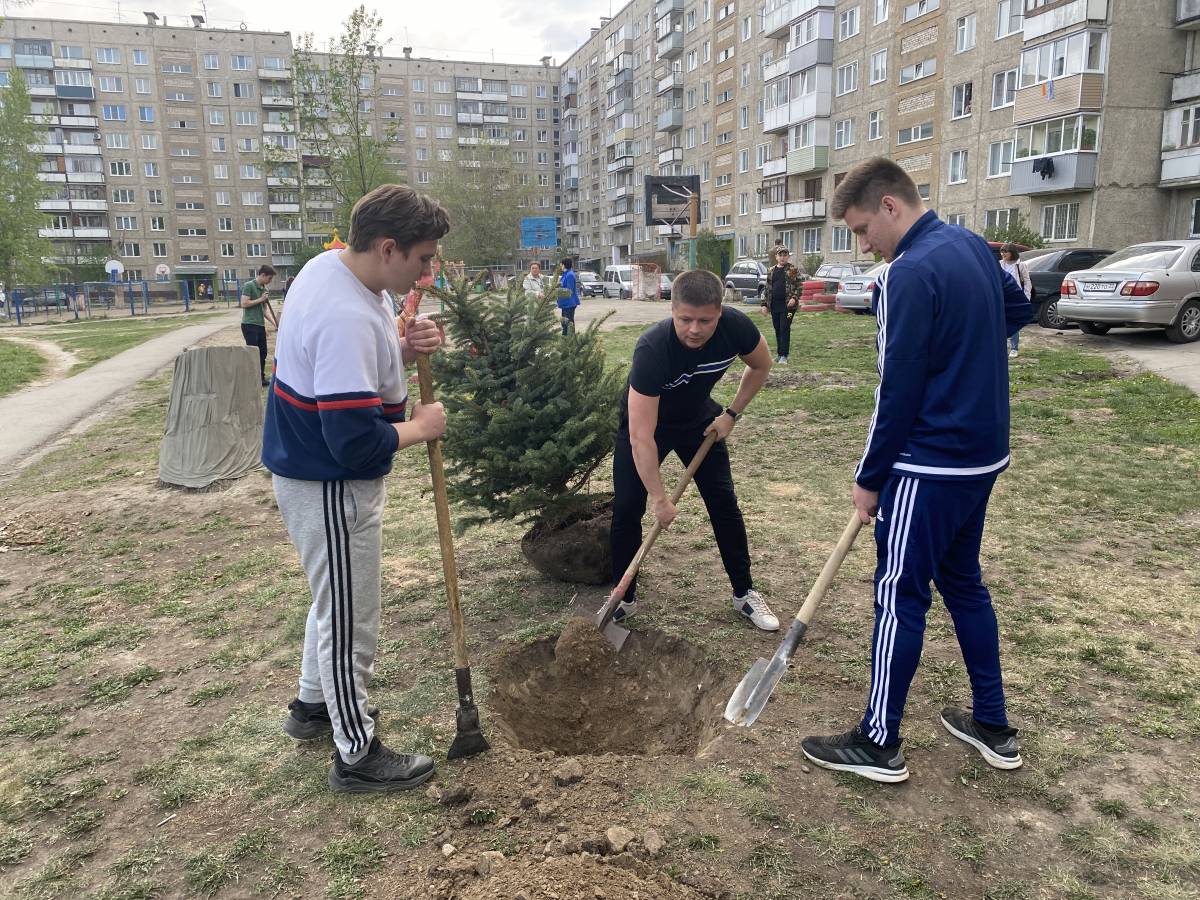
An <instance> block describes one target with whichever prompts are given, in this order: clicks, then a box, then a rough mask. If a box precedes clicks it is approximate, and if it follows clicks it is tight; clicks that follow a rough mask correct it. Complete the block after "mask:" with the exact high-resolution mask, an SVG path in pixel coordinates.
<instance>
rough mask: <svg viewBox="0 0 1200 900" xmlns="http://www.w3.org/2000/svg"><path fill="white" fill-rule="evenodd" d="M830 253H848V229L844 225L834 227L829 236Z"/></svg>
mask: <svg viewBox="0 0 1200 900" xmlns="http://www.w3.org/2000/svg"><path fill="white" fill-rule="evenodd" d="M830 243H831V244H832V247H831V248H830V249H832V251H833V252H834V253H849V252H850V229H849V228H847V227H846V226H845V225H834V226H833V233H832V234H831V241H830Z"/></svg>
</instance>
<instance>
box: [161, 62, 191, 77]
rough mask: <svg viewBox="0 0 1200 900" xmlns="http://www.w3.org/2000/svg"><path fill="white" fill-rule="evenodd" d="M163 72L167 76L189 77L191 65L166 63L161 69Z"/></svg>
mask: <svg viewBox="0 0 1200 900" xmlns="http://www.w3.org/2000/svg"><path fill="white" fill-rule="evenodd" d="M162 70H163V72H165V73H166V74H167V75H191V74H192V66H191V63H166V64H165V65H164V66H163V67H162Z"/></svg>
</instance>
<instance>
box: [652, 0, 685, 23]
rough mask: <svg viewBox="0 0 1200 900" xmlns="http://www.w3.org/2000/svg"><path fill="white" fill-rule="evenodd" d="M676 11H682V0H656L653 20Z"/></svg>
mask: <svg viewBox="0 0 1200 900" xmlns="http://www.w3.org/2000/svg"><path fill="white" fill-rule="evenodd" d="M676 12H677V13H681V12H683V0H658V2H657V3H655V4H654V21H655V22H657V21H658V20H659V19H661V18H662V17H663V16H666V15H670V14H671V13H676Z"/></svg>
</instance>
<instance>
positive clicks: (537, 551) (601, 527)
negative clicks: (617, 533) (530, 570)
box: [521, 500, 612, 584]
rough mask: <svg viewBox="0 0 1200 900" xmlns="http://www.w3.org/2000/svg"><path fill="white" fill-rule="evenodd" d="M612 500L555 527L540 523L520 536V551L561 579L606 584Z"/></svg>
mask: <svg viewBox="0 0 1200 900" xmlns="http://www.w3.org/2000/svg"><path fill="white" fill-rule="evenodd" d="M611 530H612V501H611V500H605V501H601V502H599V503H598V504H597V505H596V506H595V508H593V509H589V510H585V511H584V512H583V513H581V514H579V515H577V516H575V517H574V518H571V519H569V520H567V521H565V522H562V523H558V524H556V525H554V526H553V527H552V526H550V525H545V524H539V525H535V526H534V527H533V528H531V529H529V531H527V532H526V533H525V536H524V537H523V538H521V552H522V553H524V554H525V558H526V559H528V560H529V561H530V562H531V563H532V564H533V567H534V568H535V569H537V570H538V571H539V572H541V573H542V574H543V575H549V576H550V577H551V578H555V579H557V580H559V581H566V582H571V583H576V584H607V583H608V582H609V581H610V580H611V579H612V548H611V546H610V543H609V532H610V531H611Z"/></svg>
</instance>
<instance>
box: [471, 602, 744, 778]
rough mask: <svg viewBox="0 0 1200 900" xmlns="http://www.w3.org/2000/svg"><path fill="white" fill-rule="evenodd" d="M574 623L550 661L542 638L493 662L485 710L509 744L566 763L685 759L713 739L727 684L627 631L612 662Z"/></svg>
mask: <svg viewBox="0 0 1200 900" xmlns="http://www.w3.org/2000/svg"><path fill="white" fill-rule="evenodd" d="M581 621H583V623H584V625H585V626H587V628H586V629H585V630H576V628H577V626H574V625H573V623H572V625H571V626H569V628H570V630H569V631H566V632H565V633H564V635H563V637H562V639H561V641H562V643H561V645H560V651H561V653H560V656H559V658H557V659H556V658H555V646H556V643H558V639H555V638H545V639H543V640H540V641H537V642H536V643H533V644H530V645H528V646H525V647H520V648H518V649H516V650H513V651H511V652H509V653H507V654H505V655H504V656H502V657H501V658H500V659H499V660H498V661H497V663H496V665H495V668H494V670H493V675H492V684H493V689H492V696H491V702H490V703H489V706H490V707H491V710H492V721H493V724H494V725H495V727H496V728H497V729H498V730H499V731H500V733H501V734H502V735H503V737H504V739H505V740H506V741H507V742H508V743H509V744H511V745H512V746H514V747H520V748H522V749H525V750H553V751H554V752H555V753H561V754H564V755H569V756H576V755H586V756H596V755H599V754H602V753H635V754H647V755H659V754H679V755H686V756H693V755H695V754H697V753H698V752H699V751H700V750H701V749H703V748H704V747H705V746H706V745H707V744H708V743H709V742H710V741H711V740H712V739H713V738H714V737H716V735H717V734H718V732H719V731H720V729H721V710H722V709H724V706H725V701H726V700H727V699H728V696H727V695H728V693H729V691H731V690H732V689H733V683H732V680H731V679H730V678H729V677H728V676H727V675H726V673H725V672H724V671H722V670H721V669H720V668H719V667H718V666H717V665H716V664H714V663H713V662H712V661H711V660H709V659H707V658H706V657H705V656H704V653H703V651H701V650H700V648H698V647H696V646H694V645H692V644H689V643H688V642H687V641H683V640H680V639H679V638H674V637H670V636H669V635H665V634H663V633H661V632H657V631H634V632H632V633H631V634H630V635H629V639H628V640H627V641H626V642H625V646H624V648H623V649H622V650H621V652H620V654H616V655H615V657H614V655H612V654H611V653H606V652H604V651H603V650H602V649H601V648H599V647H598V645H597V644H596V643H595V642H596V641H604V639H603V637H601V636H600V635H599V633H598V632H596V629H595V626H594V625H590V623H588V622H586V621H585V620H581ZM589 631H590V634H589V633H588V632H589ZM604 643H605V646H606V647H609V650H610V651H611V646H609V645H608V644H607V642H604ZM579 650H582V651H583V652H582V653H576V651H579Z"/></svg>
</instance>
